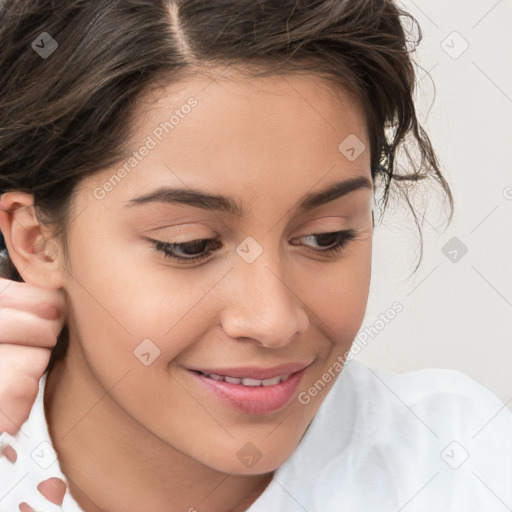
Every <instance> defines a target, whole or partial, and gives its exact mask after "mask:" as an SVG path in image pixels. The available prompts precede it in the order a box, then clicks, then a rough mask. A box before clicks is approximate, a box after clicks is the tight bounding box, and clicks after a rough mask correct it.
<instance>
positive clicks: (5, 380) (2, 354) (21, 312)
mask: <svg viewBox="0 0 512 512" xmlns="http://www.w3.org/2000/svg"><path fill="white" fill-rule="evenodd" d="M64 319H65V300H64V295H63V293H62V292H61V291H55V290H47V289H43V288H39V287H36V286H33V285H30V284H28V283H19V282H15V281H10V280H7V279H3V278H0V375H1V376H2V378H1V379H0V432H7V433H9V434H11V435H15V434H16V433H17V432H18V430H19V429H20V427H21V425H22V424H23V423H24V422H25V421H26V420H27V419H28V417H29V415H30V411H31V409H32V405H33V404H34V401H35V399H36V397H37V393H38V391H39V380H40V379H41V377H42V375H43V372H44V370H45V369H46V367H47V365H48V361H49V360H50V354H51V349H52V347H53V346H54V345H55V343H56V342H57V338H58V335H59V333H60V331H61V330H62V327H63V325H64Z"/></svg>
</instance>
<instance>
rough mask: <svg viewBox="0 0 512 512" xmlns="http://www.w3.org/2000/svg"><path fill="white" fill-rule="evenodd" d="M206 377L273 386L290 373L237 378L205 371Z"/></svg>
mask: <svg viewBox="0 0 512 512" xmlns="http://www.w3.org/2000/svg"><path fill="white" fill-rule="evenodd" d="M205 375H206V376H207V377H209V378H210V379H213V380H221V381H224V382H229V383H230V384H242V386H251V387H257V386H275V385H276V384H279V383H280V382H284V381H285V380H286V379H288V377H289V376H290V375H279V376H278V377H273V378H271V379H264V380H260V379H251V378H250V377H245V378H238V377H228V376H224V375H217V374H216V373H207V374H205Z"/></svg>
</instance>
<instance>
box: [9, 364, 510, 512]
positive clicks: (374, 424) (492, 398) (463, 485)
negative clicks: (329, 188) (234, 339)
mask: <svg viewBox="0 0 512 512" xmlns="http://www.w3.org/2000/svg"><path fill="white" fill-rule="evenodd" d="M45 382H46V374H45V375H44V376H43V377H42V378H41V380H40V383H39V395H38V397H37V399H36V402H35V404H34V407H33V409H32V412H31V414H30V417H29V419H28V420H27V421H26V422H25V423H24V424H23V425H22V429H21V431H20V432H19V433H18V434H17V435H16V436H15V437H12V436H10V435H9V434H7V433H4V434H2V435H1V436H0V440H1V442H2V443H3V444H4V445H5V444H10V445H11V446H13V447H14V448H15V450H16V451H17V454H18V458H17V461H16V463H15V464H14V465H13V464H11V463H10V462H9V461H8V460H7V459H6V458H5V457H0V512H15V511H18V510H19V504H20V503H21V502H26V503H28V504H29V505H30V506H31V507H32V508H33V509H34V510H36V511H37V512H53V511H64V512H82V509H81V508H80V507H79V506H78V505H77V503H76V502H75V500H74V499H73V498H72V496H71V495H70V494H69V492H68V493H67V494H66V495H65V498H64V502H63V504H62V507H59V506H57V505H54V504H52V503H50V502H49V501H48V500H47V499H46V498H45V497H44V496H43V495H42V494H40V493H39V491H38V490H37V485H38V484H39V483H40V482H41V481H43V480H46V479H47V478H50V477H53V476H54V477H58V478H61V479H62V480H64V481H65V477H64V475H63V474H62V471H61V469H60V466H59V461H58V460H57V459H56V456H55V452H54V449H53V447H52V444H51V440H50V437H49V435H48V427H47V424H46V419H45V416H44V408H43V396H44V386H45ZM109 478H115V476H114V475H102V479H104V481H105V485H108V480H109ZM507 510H508V511H510V510H512V412H511V411H510V410H509V409H508V408H507V407H506V405H504V404H503V402H502V401H501V400H499V399H498V398H497V397H496V395H494V394H493V393H492V392H491V391H489V390H488V389H486V388H484V387H483V386H481V385H480V384H478V383H477V382H476V381H474V380H473V379H471V378H470V377H469V376H467V375H465V374H464V373H461V372H458V371H455V370H446V369H422V370H417V371H412V372H408V373H402V374H396V373H391V372H388V371H385V370H382V369H377V368H373V367H369V366H367V365H365V364H363V363H360V362H358V361H356V360H352V361H348V362H347V363H346V364H345V367H344V368H343V370H342V372H341V374H340V375H339V377H338V380H337V381H336V383H335V384H334V385H333V387H332V389H331V391H330V392H329V394H328V396H327V397H326V399H325V401H324V402H323V404H322V405H321V407H320V409H319V411H318V413H317V414H316V416H315V418H314V419H313V422H312V423H311V424H310V426H309V428H308V430H307V431H306V434H305V435H304V437H303V438H302V440H301V442H300V444H299V446H298V447H297V449H296V450H295V452H294V453H293V455H292V456H291V457H290V459H288V461H287V462H286V463H285V464H284V465H283V466H281V467H280V468H279V469H278V470H277V471H276V473H275V476H274V479H273V481H272V482H271V483H270V485H269V486H268V487H267V489H266V490H265V491H264V493H263V494H262V495H261V496H260V497H259V498H258V499H257V500H256V501H255V502H254V503H253V505H252V506H251V507H250V508H249V509H248V512H334V511H336V512H337V511H340V512H342V511H347V512H374V511H378V512H411V511H415V512H419V511H425V512H437V511H442V512H473V511H474V512H506V511H507ZM141 512H143V511H141ZM198 512H200V511H198ZM219 512H222V511H219Z"/></svg>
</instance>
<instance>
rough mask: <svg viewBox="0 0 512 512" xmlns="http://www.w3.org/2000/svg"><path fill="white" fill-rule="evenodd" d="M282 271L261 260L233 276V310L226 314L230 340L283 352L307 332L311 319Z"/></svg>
mask: <svg viewBox="0 0 512 512" xmlns="http://www.w3.org/2000/svg"><path fill="white" fill-rule="evenodd" d="M279 268H280V267H277V266H276V265H272V266H271V265H269V261H268V260H265V259H264V258H263V257H260V258H258V259H257V260H256V261H254V262H253V263H251V264H247V263H245V262H243V263H242V264H241V265H240V267H239V268H236V269H235V271H234V272H232V273H231V274H232V275H231V279H230V282H231V283H232V286H231V287H230V290H229V301H228V302H229V306H225V307H224V311H223V313H222V327H223V330H224V332H225V333H226V335H227V336H229V337H230V338H232V339H237V340H239V341H241V340H251V341H253V342H254V343H259V344H260V345H262V346H264V347H267V348H281V347H284V346H286V345H288V344H289V343H291V342H292V341H293V340H294V339H295V336H297V335H298V334H299V333H301V332H305V331H306V330H307V328H308V325H309V318H308V315H307V314H306V310H305V308H304V305H303V303H302V301H301V298H299V297H298V296H297V293H296V291H295V290H293V287H292V286H290V284H289V283H287V282H285V279H284V278H283V272H282V271H280V270H279Z"/></svg>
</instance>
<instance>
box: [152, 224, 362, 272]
mask: <svg viewBox="0 0 512 512" xmlns="http://www.w3.org/2000/svg"><path fill="white" fill-rule="evenodd" d="M320 236H327V237H329V236H335V237H336V239H337V241H336V243H335V245H333V246H332V247H329V248H328V249H320V250H318V249H309V250H310V251H313V252H316V253H324V254H327V255H328V256H329V257H334V256H336V255H337V254H339V253H340V252H341V251H342V250H343V249H344V248H345V246H346V245H348V243H349V242H350V241H352V240H353V239H354V238H356V236H357V232H356V230H354V229H346V230H342V231H334V232H329V233H311V234H309V235H303V236H301V237H299V238H307V237H320ZM148 240H149V241H150V242H151V243H152V246H153V249H154V250H155V251H157V252H159V253H163V254H164V257H166V258H172V259H173V260H175V261H177V262H179V263H181V262H187V263H189V264H190V263H196V262H198V261H201V260H204V259H206V258H207V257H208V256H209V255H210V254H211V253H212V252H213V251H214V250H215V249H218V248H219V247H221V246H222V245H221V244H220V245H219V239H218V238H215V239H212V238H201V239H198V240H191V241H190V242H182V243H168V242H162V241H161V240H150V239H148ZM205 242H206V243H207V245H208V244H213V245H214V246H216V247H214V248H213V249H210V250H209V251H206V252H203V253H201V254H200V255H199V256H192V257H191V258H183V257H181V256H176V254H175V250H176V249H183V247H187V246H190V245H192V247H193V244H198V243H205Z"/></svg>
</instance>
